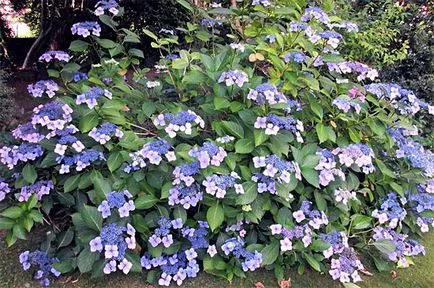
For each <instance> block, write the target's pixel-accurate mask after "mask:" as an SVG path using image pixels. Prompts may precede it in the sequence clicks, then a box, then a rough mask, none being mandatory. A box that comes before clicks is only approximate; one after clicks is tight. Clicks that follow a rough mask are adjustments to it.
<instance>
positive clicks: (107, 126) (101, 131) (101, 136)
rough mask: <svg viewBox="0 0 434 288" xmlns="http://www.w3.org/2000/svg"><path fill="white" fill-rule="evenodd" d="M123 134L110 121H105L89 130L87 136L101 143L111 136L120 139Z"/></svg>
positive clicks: (108, 139)
mask: <svg viewBox="0 0 434 288" xmlns="http://www.w3.org/2000/svg"><path fill="white" fill-rule="evenodd" d="M123 135H124V133H123V132H122V131H121V130H119V129H118V127H117V126H116V125H115V124H113V123H110V122H105V123H103V124H101V125H100V127H94V128H93V129H92V130H91V131H90V132H89V136H90V137H91V138H92V139H94V140H95V141H96V142H98V143H100V144H101V145H104V144H106V143H107V142H108V141H110V140H111V138H112V137H113V136H115V137H117V138H119V139H120V138H122V136H123Z"/></svg>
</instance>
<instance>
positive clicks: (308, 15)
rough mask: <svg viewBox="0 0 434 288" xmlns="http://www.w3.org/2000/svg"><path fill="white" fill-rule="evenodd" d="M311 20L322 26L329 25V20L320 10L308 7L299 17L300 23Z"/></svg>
mask: <svg viewBox="0 0 434 288" xmlns="http://www.w3.org/2000/svg"><path fill="white" fill-rule="evenodd" d="M312 19H316V20H318V21H319V22H321V23H323V24H326V25H327V24H329V23H330V18H329V16H328V15H327V13H325V12H324V11H323V10H322V9H321V8H318V7H309V8H306V9H305V10H304V14H303V15H302V16H301V21H303V22H309V21H311V20H312Z"/></svg>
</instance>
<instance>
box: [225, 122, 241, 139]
mask: <svg viewBox="0 0 434 288" xmlns="http://www.w3.org/2000/svg"><path fill="white" fill-rule="evenodd" d="M222 126H223V128H224V129H225V130H226V131H227V132H228V133H230V134H231V135H233V136H236V137H237V138H240V139H243V138H244V129H243V126H241V125H240V124H238V123H235V122H232V121H222Z"/></svg>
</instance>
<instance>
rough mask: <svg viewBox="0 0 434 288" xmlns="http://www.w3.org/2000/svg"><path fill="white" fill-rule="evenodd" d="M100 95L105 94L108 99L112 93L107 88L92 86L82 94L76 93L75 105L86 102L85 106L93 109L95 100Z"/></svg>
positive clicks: (95, 103)
mask: <svg viewBox="0 0 434 288" xmlns="http://www.w3.org/2000/svg"><path fill="white" fill-rule="evenodd" d="M102 96H105V97H107V98H108V99H112V93H111V92H110V91H108V90H107V89H103V88H100V87H92V88H91V89H90V90H88V91H86V92H84V93H83V94H80V95H77V99H76V100H75V103H76V104H77V105H80V104H83V103H85V104H87V107H89V109H93V108H94V107H95V106H97V105H98V101H97V100H98V99H99V98H100V97H102Z"/></svg>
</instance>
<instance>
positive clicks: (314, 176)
mask: <svg viewBox="0 0 434 288" xmlns="http://www.w3.org/2000/svg"><path fill="white" fill-rule="evenodd" d="M301 174H302V175H303V178H304V179H306V181H307V182H308V183H309V184H311V185H312V186H315V187H317V188H320V187H319V173H318V171H316V170H315V169H311V168H301Z"/></svg>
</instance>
